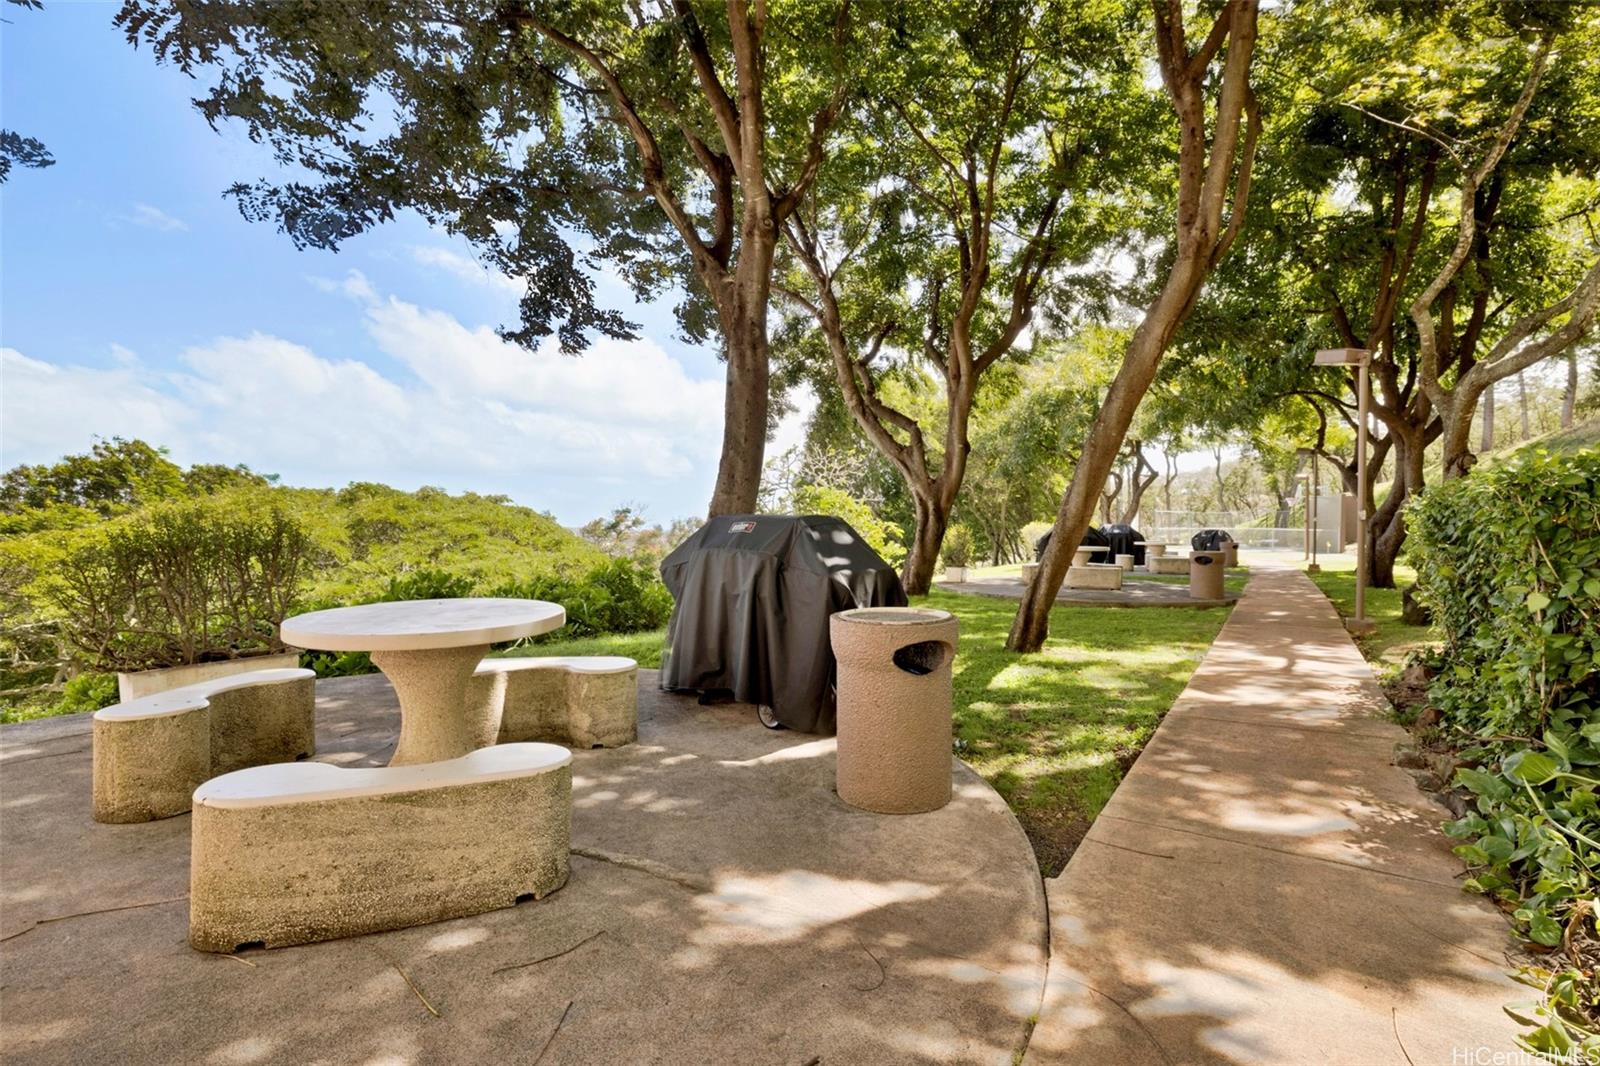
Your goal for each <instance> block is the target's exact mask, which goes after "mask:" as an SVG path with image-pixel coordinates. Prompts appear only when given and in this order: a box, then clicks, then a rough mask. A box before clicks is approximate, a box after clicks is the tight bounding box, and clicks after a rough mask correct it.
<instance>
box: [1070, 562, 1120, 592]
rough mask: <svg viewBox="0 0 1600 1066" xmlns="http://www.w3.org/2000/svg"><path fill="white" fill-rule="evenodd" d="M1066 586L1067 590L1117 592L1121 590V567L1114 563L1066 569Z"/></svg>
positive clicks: (1091, 564)
mask: <svg viewBox="0 0 1600 1066" xmlns="http://www.w3.org/2000/svg"><path fill="white" fill-rule="evenodd" d="M1066 584H1067V588H1069V589H1105V590H1117V589H1120V588H1122V567H1120V566H1118V565H1116V564H1115V563H1090V564H1088V565H1087V566H1072V567H1068V568H1067V582H1066Z"/></svg>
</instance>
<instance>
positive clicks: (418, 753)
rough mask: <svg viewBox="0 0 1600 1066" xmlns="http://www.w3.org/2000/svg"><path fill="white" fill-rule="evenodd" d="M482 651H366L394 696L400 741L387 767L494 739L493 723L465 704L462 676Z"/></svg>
mask: <svg viewBox="0 0 1600 1066" xmlns="http://www.w3.org/2000/svg"><path fill="white" fill-rule="evenodd" d="M488 650H489V645H487V644H473V645H469V646H467V647H464V648H429V649H426V650H420V651H375V652H373V653H372V664H373V665H374V666H376V667H377V668H378V669H379V670H382V671H383V673H384V676H385V677H387V678H388V679H389V683H390V684H391V685H393V686H394V691H395V695H396V696H398V697H399V698H400V743H399V744H397V745H395V749H394V758H392V759H390V760H389V765H390V766H408V765H410V764H412V763H422V762H438V761H440V760H441V759H454V758H456V757H458V756H461V755H465V754H467V753H468V752H472V751H476V750H478V749H479V748H481V747H484V746H486V745H489V744H493V743H494V734H495V732H496V731H497V730H498V728H499V723H498V722H493V723H490V722H486V721H481V720H480V719H482V717H483V716H482V715H481V714H474V713H472V712H471V711H470V710H469V708H468V707H467V680H468V679H469V678H470V677H472V672H473V671H474V670H475V669H477V667H478V664H479V663H480V662H482V661H483V657H484V655H485V654H486V653H487V652H488Z"/></svg>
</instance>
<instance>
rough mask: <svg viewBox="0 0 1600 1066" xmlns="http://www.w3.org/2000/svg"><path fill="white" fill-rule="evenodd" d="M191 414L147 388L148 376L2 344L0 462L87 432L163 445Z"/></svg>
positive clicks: (54, 452)
mask: <svg viewBox="0 0 1600 1066" xmlns="http://www.w3.org/2000/svg"><path fill="white" fill-rule="evenodd" d="M192 417H193V416H192V412H191V411H190V409H189V408H188V407H186V406H185V405H184V404H183V403H182V402H181V401H180V400H178V399H176V398H175V397H173V396H171V395H168V394H166V393H164V392H162V391H160V390H158V389H157V388H155V387H153V385H152V382H151V380H150V375H149V374H148V373H145V372H141V371H139V370H138V369H137V368H135V367H132V366H128V365H122V366H117V367H113V368H111V369H104V370H102V369H98V368H93V367H81V366H56V365H54V364H51V363H45V362H41V361H39V360H37V359H30V358H28V357H27V356H25V355H23V354H22V353H21V352H19V351H17V350H16V349H15V348H0V463H3V464H4V465H5V466H12V465H13V464H15V463H22V462H37V461H40V460H44V459H53V458H56V457H58V456H60V455H62V454H64V453H66V452H68V451H73V450H78V449H82V448H85V447H87V446H88V444H89V442H90V440H91V439H92V438H93V437H96V436H100V437H118V436H120V437H143V438H144V439H146V440H148V441H151V442H152V443H162V442H164V441H167V440H171V439H173V437H174V436H176V435H181V434H183V433H185V432H187V430H188V428H189V426H190V423H191V421H192Z"/></svg>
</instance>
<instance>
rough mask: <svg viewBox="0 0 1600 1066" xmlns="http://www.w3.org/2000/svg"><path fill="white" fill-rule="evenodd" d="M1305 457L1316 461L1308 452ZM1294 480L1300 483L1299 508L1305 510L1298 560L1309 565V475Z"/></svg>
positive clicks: (1301, 475)
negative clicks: (1302, 560)
mask: <svg viewBox="0 0 1600 1066" xmlns="http://www.w3.org/2000/svg"><path fill="white" fill-rule="evenodd" d="M1306 455H1307V456H1308V457H1309V458H1310V459H1311V461H1312V462H1313V463H1315V462H1316V461H1317V457H1316V456H1314V455H1312V454H1311V453H1310V452H1309V451H1307V452H1306ZM1295 480H1296V481H1298V482H1300V506H1301V507H1302V508H1303V509H1304V510H1305V514H1304V515H1303V516H1302V519H1303V521H1304V523H1305V527H1306V528H1305V533H1304V535H1303V547H1302V549H1301V552H1300V558H1302V559H1304V560H1305V561H1306V562H1308V563H1309V562H1310V561H1311V475H1310V474H1300V475H1299V476H1297V477H1296V478H1295Z"/></svg>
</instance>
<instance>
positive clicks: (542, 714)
mask: <svg viewBox="0 0 1600 1066" xmlns="http://www.w3.org/2000/svg"><path fill="white" fill-rule="evenodd" d="M467 706H468V709H469V711H470V713H471V714H472V716H473V720H474V721H475V722H478V723H480V725H479V729H480V730H481V733H482V736H481V738H480V739H481V740H482V743H484V744H494V743H500V744H505V743H516V742H518V741H525V740H543V741H549V742H551V743H553V744H565V745H566V746H567V747H569V748H617V747H621V746H622V745H624V744H632V743H633V742H634V741H635V740H637V739H638V736H639V664H638V663H636V662H634V661H633V660H632V659H626V658H623V657H622V656H620V655H588V656H547V657H545V658H524V659H485V660H484V661H483V662H482V663H480V664H479V666H478V669H477V671H476V672H475V673H474V674H473V676H472V679H471V681H469V682H468V684H467Z"/></svg>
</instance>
